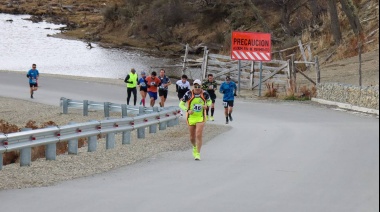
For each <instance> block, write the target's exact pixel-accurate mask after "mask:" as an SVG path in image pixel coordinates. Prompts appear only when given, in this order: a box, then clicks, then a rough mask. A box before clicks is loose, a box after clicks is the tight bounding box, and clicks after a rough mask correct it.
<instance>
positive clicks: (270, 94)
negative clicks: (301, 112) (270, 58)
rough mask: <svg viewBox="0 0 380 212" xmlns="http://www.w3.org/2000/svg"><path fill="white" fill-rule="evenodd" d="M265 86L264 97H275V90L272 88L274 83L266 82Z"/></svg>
mask: <svg viewBox="0 0 380 212" xmlns="http://www.w3.org/2000/svg"><path fill="white" fill-rule="evenodd" d="M265 86H266V88H267V90H266V91H265V95H264V96H265V97H277V90H278V89H277V88H275V86H274V82H266V83H265Z"/></svg>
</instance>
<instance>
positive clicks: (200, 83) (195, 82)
mask: <svg viewBox="0 0 380 212" xmlns="http://www.w3.org/2000/svg"><path fill="white" fill-rule="evenodd" d="M193 84H198V85H202V82H201V81H200V80H199V79H196V80H194V82H193Z"/></svg>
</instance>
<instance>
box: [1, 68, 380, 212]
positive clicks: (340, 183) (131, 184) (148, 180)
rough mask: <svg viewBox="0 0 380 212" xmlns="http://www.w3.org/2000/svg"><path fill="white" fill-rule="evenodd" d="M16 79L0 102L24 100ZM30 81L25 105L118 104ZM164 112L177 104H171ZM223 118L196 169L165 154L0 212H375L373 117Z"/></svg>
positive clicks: (296, 113) (21, 198) (78, 89)
mask: <svg viewBox="0 0 380 212" xmlns="http://www.w3.org/2000/svg"><path fill="white" fill-rule="evenodd" d="M26 80H27V79H26V77H25V76H24V74H19V73H12V72H11V73H9V72H0V96H9V97H14V98H20V99H26V100H30V98H29V94H28V87H27V81H26ZM40 81H41V84H42V86H41V88H40V90H39V91H38V92H37V93H36V95H35V99H34V100H32V101H37V102H41V103H45V104H52V105H58V104H59V98H60V97H66V98H71V99H76V100H83V99H88V100H94V101H109V102H115V103H116V102H125V93H126V89H125V88H124V87H123V86H120V85H119V86H115V85H109V84H101V83H93V82H83V81H75V80H68V79H58V78H51V77H45V78H43V77H41V80H40ZM0 104H1V103H0ZM168 105H177V100H176V98H175V97H174V96H173V97H170V98H169V101H168ZM215 117H216V121H215V122H214V124H224V117H223V111H222V108H221V100H220V99H218V100H217V109H216V116H215ZM233 117H234V121H233V122H232V123H231V124H230V125H231V126H232V127H233V129H232V130H230V131H228V132H225V133H223V134H220V135H219V136H217V137H215V138H214V139H212V140H211V141H210V142H208V143H207V144H206V145H205V146H204V147H203V149H202V160H201V161H194V160H193V159H192V154H191V150H188V151H182V152H167V153H162V154H159V155H156V156H154V157H152V158H149V159H148V160H143V161H140V162H138V163H136V164H133V165H130V166H126V167H123V168H120V169H117V170H114V171H111V172H108V173H104V174H99V175H95V176H91V177H86V178H81V179H77V180H72V181H67V182H63V183H60V184H57V185H55V186H50V187H43V188H31V189H19V190H6V191H0V211H4V212H5V211H23V212H24V211H38V212H44V211H46V212H51V211H55V212H60V211H88V212H90V211H91V212H94V211H113V212H115V211H123V212H125V211H133V212H151V211H154V212H195V211H196V212H214V211H215V212H230V211H236V212H245V211H247V212H253V211H257V212H266V211H268V212H279V211H281V212H298V211H299V212H306V211H307V212H322V211H323V212H329V211H331V212H340V211H341V212H364V211H365V212H372V211H379V120H378V118H377V117H374V116H364V115H358V114H352V113H348V112H344V111H337V110H333V109H331V108H326V107H320V106H315V105H312V104H300V103H297V102H294V103H293V102H291V103H289V102H285V103H284V102H282V103H273V102H272V103H271V102H265V101H256V102H255V101H244V100H236V102H235V111H234V113H233ZM0 174H1V171H0Z"/></svg>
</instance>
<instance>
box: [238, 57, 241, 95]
mask: <svg viewBox="0 0 380 212" xmlns="http://www.w3.org/2000/svg"><path fill="white" fill-rule="evenodd" d="M240 78H241V60H238V94H239V95H240V87H241V79H240Z"/></svg>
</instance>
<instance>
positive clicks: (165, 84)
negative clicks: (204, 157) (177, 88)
mask: <svg viewBox="0 0 380 212" xmlns="http://www.w3.org/2000/svg"><path fill="white" fill-rule="evenodd" d="M158 79H160V80H161V85H160V87H159V88H158V95H159V96H160V107H165V101H166V98H168V91H169V85H171V82H170V79H169V77H167V76H166V75H165V70H164V69H161V70H160V76H158Z"/></svg>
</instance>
